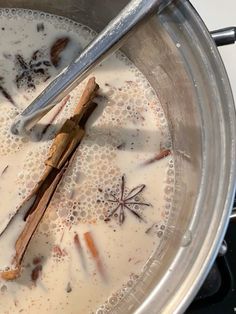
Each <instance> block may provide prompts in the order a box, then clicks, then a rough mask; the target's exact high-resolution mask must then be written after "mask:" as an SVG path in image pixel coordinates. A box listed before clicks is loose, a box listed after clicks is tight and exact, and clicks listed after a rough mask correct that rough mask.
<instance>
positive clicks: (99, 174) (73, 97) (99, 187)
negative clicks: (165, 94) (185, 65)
mask: <svg viewBox="0 0 236 314" xmlns="http://www.w3.org/2000/svg"><path fill="white" fill-rule="evenodd" d="M0 34H1V45H0V77H1V80H0V86H1V87H2V88H4V91H7V93H8V94H9V95H10V96H11V99H10V100H9V97H8V98H7V97H6V94H4V92H3V89H1V90H0V200H1V202H0V232H1V231H3V230H5V232H3V234H2V236H1V237H0V245H1V252H0V270H3V269H5V268H6V267H10V266H11V261H12V258H13V256H14V243H15V241H16V239H17V237H18V236H19V233H20V231H21V230H22V227H23V226H24V221H23V219H22V217H23V214H22V215H17V216H16V217H17V218H16V219H14V220H13V222H12V223H11V224H10V225H9V227H8V228H7V229H5V227H6V226H7V224H8V222H9V220H10V218H11V217H12V216H14V214H15V213H16V211H17V209H18V208H19V206H20V204H21V202H22V201H23V200H24V199H25V198H26V197H27V195H28V194H29V193H30V191H31V190H32V188H33V187H34V185H35V184H36V183H37V181H38V180H39V178H40V175H41V174H42V172H43V169H44V160H45V158H46V156H47V152H48V148H49V147H50V144H51V141H52V140H51V138H52V134H55V132H56V130H57V129H58V128H59V127H60V125H61V124H62V122H63V121H64V120H65V119H66V118H68V117H70V116H71V114H72V113H73V109H74V107H75V105H76V103H77V102H78V99H79V97H80V95H81V92H82V90H83V88H84V85H85V83H83V84H81V85H80V86H78V87H77V88H76V89H75V90H74V91H73V92H72V93H71V94H70V99H69V100H68V101H67V103H66V105H65V106H64V108H63V110H62V111H61V112H60V113H59V115H58V116H57V118H56V119H55V120H54V121H53V125H52V126H50V127H49V128H47V129H46V131H45V132H44V134H43V135H42V130H43V129H44V130H45V127H44V125H45V124H47V123H48V122H49V121H50V119H51V117H52V116H53V112H51V113H49V114H48V115H47V117H45V118H44V119H43V120H42V121H40V124H41V127H37V129H36V130H34V131H33V133H32V134H31V137H30V138H21V137H17V136H13V135H12V134H11V133H10V127H11V124H12V122H13V120H14V118H15V116H16V115H17V114H18V113H20V112H21V111H22V110H23V109H24V108H26V107H27V106H28V105H29V104H30V102H31V101H32V100H33V99H34V98H35V97H36V96H37V95H38V94H39V93H40V91H41V90H42V89H43V88H44V87H45V86H46V85H47V84H48V83H49V82H50V81H51V80H52V79H53V77H55V75H57V74H58V73H59V71H60V70H61V69H62V68H63V67H65V66H66V65H67V64H68V63H69V62H70V60H71V59H72V58H73V57H74V56H75V55H76V54H77V53H78V51H79V50H81V49H82V47H84V46H85V45H86V44H87V43H88V42H89V41H90V40H91V39H92V38H93V36H94V34H93V33H92V32H91V31H90V30H89V29H88V28H87V27H85V26H83V25H79V24H76V23H74V22H72V21H70V20H66V19H59V18H58V17H56V16H50V15H46V14H44V13H37V12H32V11H20V10H1V11H0ZM65 36H67V37H69V39H70V42H69V45H68V46H67V47H66V49H65V51H63V52H62V54H61V59H60V64H59V66H58V67H57V68H55V67H54V66H53V65H52V64H50V65H49V63H50V55H49V51H50V47H51V46H52V44H53V43H54V42H55V40H56V39H57V38H61V37H65ZM38 50H39V51H40V56H39V57H37V58H38V59H37V60H36V61H35V60H34V61H33V62H34V64H35V63H37V62H41V64H40V65H39V66H38V67H39V68H40V67H43V70H44V71H43V72H44V73H42V71H41V74H39V75H38V74H37V73H36V74H35V73H33V72H32V67H31V68H30V64H32V56H33V54H34V53H35V51H38ZM19 55H20V56H21V57H23V60H24V62H25V63H24V64H22V62H20V61H19V60H20V59H19ZM17 56H18V57H17ZM21 61H22V60H21ZM45 61H46V62H45ZM43 62H45V64H43V65H42V63H43ZM48 62H49V63H48ZM24 67H26V68H27V71H28V72H27V75H28V76H27V75H26V74H25V76H23V77H21V79H20V80H17V78H19V77H20V76H22V73H23V72H24V70H25V69H24ZM34 69H36V70H37V69H38V68H37V66H36V65H35V68H34ZM30 71H31V72H32V73H31V72H30ZM29 75H31V79H30V80H29ZM93 75H94V76H95V77H96V81H97V82H98V84H99V85H100V91H99V97H97V99H96V102H97V103H98V108H97V109H96V111H95V112H94V114H93V115H92V116H91V118H90V119H89V121H88V123H87V126H86V136H85V138H84V139H83V141H82V143H81V145H80V147H79V149H78V150H77V153H76V156H75V158H74V160H73V163H72V165H71V167H70V168H69V169H68V170H67V172H66V173H65V175H64V177H63V179H62V181H61V183H60V185H59V186H58V188H57V191H56V193H55V194H54V197H53V199H52V201H51V203H50V205H49V208H48V209H47V212H46V214H45V216H44V218H43V220H42V222H41V223H40V226H39V227H38V229H37V232H36V233H35V235H34V237H33V239H32V240H31V242H30V245H29V247H28V249H27V252H26V255H25V257H24V260H23V264H22V265H23V272H22V275H21V277H20V278H19V279H17V280H15V281H13V282H4V281H3V280H0V294H1V302H0V313H4V314H5V313H34V314H37V313H52V314H54V313H57V314H58V313H76V314H80V313H83V314H85V313H92V312H96V311H97V312H98V313H102V312H106V311H109V310H112V307H113V306H115V305H116V304H117V303H118V302H119V300H120V299H122V295H123V293H124V292H125V291H127V290H129V289H132V285H133V284H134V283H135V281H136V280H137V278H138V276H139V275H140V273H141V272H142V269H143V267H144V265H145V263H146V262H147V260H148V259H149V258H150V256H151V255H152V253H153V252H154V251H155V250H156V249H157V247H158V245H159V243H160V241H161V239H162V236H163V234H164V232H165V228H166V225H167V222H168V217H169V214H170V208H171V195H172V190H173V186H174V163H173V160H172V159H171V156H168V157H166V158H164V159H162V160H159V161H156V162H153V163H150V164H148V165H145V163H146V162H147V161H149V160H151V159H153V157H155V156H156V155H157V154H158V153H159V152H160V151H161V150H163V149H166V148H168V149H169V148H171V140H170V136H169V130H168V126H167V121H166V118H165V116H164V113H163V110H162V108H161V105H160V103H159V101H158V98H157V96H156V94H155V93H154V91H153V89H152V88H151V86H150V85H149V83H148V81H147V80H146V79H145V77H144V76H143V75H142V74H141V73H140V72H139V71H138V69H137V68H135V67H134V65H133V64H132V63H130V61H129V60H128V59H127V58H126V57H125V56H124V55H122V54H121V53H117V54H116V55H113V56H111V57H110V58H109V59H108V60H107V61H106V62H104V63H103V64H102V65H101V66H99V67H98V68H97V69H96V71H95V72H94V73H93ZM32 81H33V85H34V86H32V85H31V83H32ZM58 106H60V104H59V105H58ZM56 110H57V108H55V109H54V112H56ZM122 176H124V183H125V189H124V197H126V198H128V197H131V196H133V195H134V194H135V191H136V192H137V191H138V190H139V191H140V189H141V187H143V189H142V191H141V192H140V193H139V194H138V195H137V196H136V197H134V198H131V199H130V201H129V202H133V203H137V204H132V205H129V207H131V209H132V210H133V211H134V212H136V213H138V214H139V215H140V217H141V218H142V219H138V217H137V216H136V215H135V214H134V213H132V212H131V211H130V210H129V209H127V208H124V215H125V219H124V222H123V223H122V224H121V223H120V221H119V210H118V211H117V212H116V213H115V214H114V215H113V216H111V217H110V219H109V220H108V221H105V220H106V217H108V215H109V213H111V212H112V211H113V210H114V209H115V208H116V207H117V204H118V203H116V202H115V201H114V200H115V199H119V198H120V194H121V185H122ZM140 185H143V186H140ZM137 186H140V187H139V189H137V190H135V191H132V189H133V188H135V187H137ZM112 195H113V196H112ZM140 203H145V204H149V205H150V206H147V205H142V204H140ZM88 231H90V232H91V234H92V236H93V239H94V242H95V244H96V247H97V250H98V252H99V261H100V266H99V265H98V264H97V261H96V260H95V259H94V257H93V256H92V255H91V252H90V251H89V249H88V247H87V245H86V242H85V238H84V234H85V233H86V232H88ZM75 235H77V236H78V237H79V240H80V243H81V247H80V249H78V246H76V243H75V241H74V238H75ZM38 265H40V269H41V271H40V274H39V277H38V279H37V280H33V279H32V271H33V270H34V269H35V267H37V266H38Z"/></svg>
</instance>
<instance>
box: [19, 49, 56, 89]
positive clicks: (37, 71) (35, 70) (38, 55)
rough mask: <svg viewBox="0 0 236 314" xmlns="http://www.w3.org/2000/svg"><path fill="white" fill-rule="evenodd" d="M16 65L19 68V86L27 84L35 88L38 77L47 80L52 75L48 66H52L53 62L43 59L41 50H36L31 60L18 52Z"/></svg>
mask: <svg viewBox="0 0 236 314" xmlns="http://www.w3.org/2000/svg"><path fill="white" fill-rule="evenodd" d="M16 66H17V68H18V74H17V75H16V86H17V88H20V87H22V86H24V85H26V87H28V88H31V89H35V80H36V79H39V78H40V79H43V81H46V80H47V79H48V78H49V77H50V76H49V73H48V68H49V67H50V66H51V62H50V61H48V60H43V58H42V52H41V51H40V50H36V51H35V52H34V53H33V54H32V57H31V59H30V60H29V61H26V60H25V59H24V58H23V56H22V55H20V54H17V55H16Z"/></svg>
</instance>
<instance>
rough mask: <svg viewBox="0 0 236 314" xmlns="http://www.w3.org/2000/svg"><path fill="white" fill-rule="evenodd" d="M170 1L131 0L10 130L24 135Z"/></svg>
mask: <svg viewBox="0 0 236 314" xmlns="http://www.w3.org/2000/svg"><path fill="white" fill-rule="evenodd" d="M171 1H172V0H132V1H130V3H129V4H128V5H127V6H126V7H125V8H124V9H123V10H122V11H121V12H120V13H119V14H118V15H117V16H116V17H115V18H114V19H113V20H112V21H111V22H110V23H109V24H108V25H107V26H106V27H105V29H104V30H103V31H102V32H101V33H100V34H99V35H98V36H97V37H96V38H95V39H94V40H93V41H92V42H91V43H90V44H89V45H88V46H87V47H86V48H85V49H84V50H83V51H82V53H81V54H80V55H79V56H78V58H77V59H76V60H75V61H73V62H72V63H71V64H70V65H69V66H68V67H67V68H66V69H64V70H63V71H62V73H60V75H59V76H57V77H56V79H55V80H54V81H52V82H51V84H49V86H48V87H47V88H46V89H45V90H44V91H43V92H42V93H41V94H40V95H39V96H38V97H37V98H36V99H35V100H34V101H33V102H32V103H31V104H30V105H29V106H28V107H27V108H26V109H25V110H24V111H23V112H22V113H21V114H20V115H19V116H18V117H17V118H16V120H15V122H14V124H13V125H12V128H11V130H12V133H14V134H25V133H27V130H29V129H30V128H32V126H33V125H35V124H36V123H37V121H39V120H40V119H41V118H42V117H43V116H44V115H45V114H46V113H47V112H48V111H49V110H50V109H52V107H54V106H55V105H56V104H57V103H58V102H60V101H61V100H62V99H63V97H64V96H65V95H66V94H68V93H69V92H70V91H71V90H72V89H73V88H75V87H76V86H77V85H78V84H79V83H80V82H81V81H82V80H84V79H85V78H86V76H88V74H89V73H90V72H91V71H92V70H93V68H94V67H95V66H96V65H98V64H99V63H100V62H101V61H102V60H104V58H105V57H107V56H108V55H109V54H111V53H112V52H114V51H115V50H117V49H119V48H120V47H121V46H122V44H123V43H124V40H125V39H127V37H128V36H129V35H130V34H131V33H132V31H133V30H134V29H135V28H136V27H137V26H138V25H140V24H141V22H143V21H145V20H146V19H147V18H149V17H150V16H151V15H152V14H154V13H156V12H160V11H161V10H162V9H163V8H164V7H165V6H167V5H168V4H169V3H170V2H171Z"/></svg>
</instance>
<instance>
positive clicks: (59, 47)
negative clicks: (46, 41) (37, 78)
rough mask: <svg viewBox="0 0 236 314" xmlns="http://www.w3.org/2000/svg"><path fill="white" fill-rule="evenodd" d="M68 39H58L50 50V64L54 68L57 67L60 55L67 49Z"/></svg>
mask: <svg viewBox="0 0 236 314" xmlns="http://www.w3.org/2000/svg"><path fill="white" fill-rule="evenodd" d="M69 41H70V39H69V37H62V38H58V39H57V40H56V41H55V42H54V43H53V45H52V47H51V50H50V58H51V62H52V64H53V65H54V66H55V67H58V65H59V63H60V60H61V57H60V54H61V53H62V51H63V50H64V49H65V48H66V47H67V45H68V43H69Z"/></svg>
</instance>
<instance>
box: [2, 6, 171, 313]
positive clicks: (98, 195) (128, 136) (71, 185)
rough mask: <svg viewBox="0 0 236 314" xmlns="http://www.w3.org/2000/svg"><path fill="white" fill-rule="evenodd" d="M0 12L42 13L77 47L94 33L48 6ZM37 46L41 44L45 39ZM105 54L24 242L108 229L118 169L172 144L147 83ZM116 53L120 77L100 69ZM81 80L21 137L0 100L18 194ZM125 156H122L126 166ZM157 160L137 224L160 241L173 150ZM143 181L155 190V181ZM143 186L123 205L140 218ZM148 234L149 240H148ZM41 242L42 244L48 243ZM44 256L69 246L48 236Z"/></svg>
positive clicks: (70, 107) (136, 165)
mask: <svg viewBox="0 0 236 314" xmlns="http://www.w3.org/2000/svg"><path fill="white" fill-rule="evenodd" d="M0 16H4V17H7V18H9V19H18V18H23V19H26V20H28V21H34V22H42V21H45V22H46V21H47V23H48V24H51V25H52V26H53V27H54V31H55V29H56V31H57V32H59V33H60V32H73V33H75V34H76V33H77V34H78V38H79V39H80V42H79V44H80V46H81V47H84V46H85V45H86V44H87V43H88V42H89V41H90V40H91V39H92V38H93V37H94V36H95V33H94V32H93V31H91V30H90V29H89V28H88V27H86V26H83V25H81V24H79V23H75V22H74V21H71V20H69V19H66V18H61V17H57V16H54V15H51V14H48V13H42V12H36V11H29V10H23V9H20V10H16V9H11V10H10V9H3V10H0ZM39 48H41V47H39ZM45 49H46V50H47V47H46V48H45ZM46 50H45V51H46ZM112 58H113V61H112V62H111V63H110V64H109V63H108V65H107V63H106V62H105V63H104V64H102V65H101V66H100V68H99V69H100V70H101V72H99V69H98V70H96V71H95V72H94V73H93V75H94V76H95V77H98V83H99V85H100V90H99V95H98V96H97V97H96V99H95V101H96V102H97V104H98V109H97V111H96V112H94V113H93V115H92V117H91V119H90V120H89V121H88V123H87V125H86V135H85V137H84V138H83V140H82V142H81V144H80V146H79V148H78V149H77V151H76V153H75V155H74V156H73V160H72V161H71V163H70V166H69V167H68V169H67V170H66V172H65V174H64V175H63V178H62V180H61V182H60V184H59V185H58V187H57V189H56V192H55V193H54V195H53V198H52V200H51V202H50V204H49V206H48V209H47V210H46V213H45V215H44V217H43V219H42V221H41V224H40V226H39V228H38V229H37V232H36V233H35V235H34V238H33V239H32V242H33V241H36V240H37V241H39V239H42V238H43V239H44V240H45V241H48V240H46V239H47V238H49V236H50V235H51V234H57V235H58V234H59V235H61V234H62V236H63V232H65V229H66V228H68V229H69V228H72V227H74V225H81V224H86V226H87V225H90V226H89V227H91V228H92V225H93V224H96V223H103V224H104V226H105V228H107V229H108V230H111V232H112V234H113V231H116V230H114V229H115V228H117V227H118V225H119V218H118V215H117V214H116V215H114V217H113V216H112V223H111V222H105V220H106V218H107V216H108V215H109V214H111V213H112V212H113V210H114V208H115V207H116V206H117V204H115V203H112V202H110V201H109V199H110V197H111V195H115V196H117V197H118V196H119V195H120V193H121V184H122V182H121V180H122V179H121V178H122V175H124V174H125V175H126V173H125V171H126V172H128V175H129V176H132V175H133V176H135V175H136V170H137V169H138V170H140V169H141V165H142V164H143V162H144V161H145V158H146V157H145V154H147V155H148V154H150V152H151V153H153V154H154V153H156V152H159V151H160V150H162V149H170V150H171V149H172V141H171V135H170V132H169V128H168V122H167V120H166V117H165V114H164V111H163V109H162V106H161V104H160V102H159V100H158V97H157V95H156V93H155V91H154V89H153V88H152V86H151V85H150V83H149V82H148V81H147V79H146V78H145V77H144V76H143V74H142V73H141V72H140V71H139V70H138V69H137V68H136V67H135V66H134V65H133V64H132V63H131V62H130V61H129V59H128V58H127V57H126V56H125V55H124V54H122V53H121V52H117V53H116V54H115V56H113V57H112ZM117 60H118V61H119V62H120V63H119V64H120V65H121V66H122V67H123V68H124V69H125V70H126V72H127V73H128V74H127V79H126V78H125V75H124V77H123V78H122V77H121V78H119V80H118V79H117V74H116V72H115V71H114V75H113V74H112V75H111V74H109V75H111V76H109V79H107V77H106V73H107V72H109V70H110V69H109V67H110V66H111V65H113V64H114V63H116V62H118V61H117ZM107 70H108V71H107ZM102 71H103V72H102ZM106 71H107V72H106ZM101 73H105V74H101ZM119 73H120V72H119ZM121 76H122V75H121ZM116 81H119V82H118V83H117V82H116ZM37 84H38V85H39V88H40V87H41V85H40V84H41V81H40V80H39V81H37ZM84 86H85V82H83V83H82V84H80V85H79V86H78V87H76V88H75V89H74V90H73V91H72V92H71V93H70V99H69V100H68V101H67V102H66V104H65V106H64V107H63V110H62V111H61V112H60V113H59V114H58V116H57V117H56V119H55V120H54V121H53V125H50V126H48V128H47V131H46V132H45V133H44V134H43V136H41V135H42V134H41V133H42V129H40V127H38V129H36V128H35V129H33V130H32V132H31V137H29V138H21V137H18V136H13V135H12V134H11V132H10V126H11V124H12V122H13V120H14V118H15V116H16V115H17V114H18V113H19V111H20V110H19V108H16V107H14V106H9V105H6V104H4V105H3V106H2V107H1V108H0V116H1V118H0V138H1V142H0V156H10V155H12V154H14V153H16V152H22V153H24V154H25V155H24V160H23V161H22V165H21V167H20V169H19V171H18V173H17V179H16V184H17V189H18V187H19V189H18V191H19V192H18V193H19V199H20V200H23V199H25V198H26V197H27V196H28V195H29V193H30V192H31V191H32V189H33V188H34V187H35V185H36V184H37V182H38V181H39V179H40V177H41V175H42V173H43V171H44V169H45V164H44V162H45V159H46V156H47V154H48V151H49V148H50V145H51V143H52V137H53V136H54V135H55V133H56V131H57V130H58V129H59V128H60V126H61V125H62V123H63V122H64V121H65V119H66V118H68V117H70V116H71V115H72V114H73V111H74V108H75V106H76V104H77V103H78V101H79V99H80V96H81V93H82V91H83V89H84ZM37 93H38V90H36V91H34V90H30V91H29V92H28V94H29V95H27V97H29V98H27V99H26V102H25V103H24V106H23V105H22V106H23V107H22V108H21V107H20V108H21V109H23V108H25V107H26V106H27V104H28V103H29V102H30V100H31V99H33V98H34V97H35V96H36V95H37ZM41 128H42V126H41ZM40 132H41V133H40ZM148 156H149V155H148ZM130 160H131V161H130ZM128 161H129V162H130V163H129V165H128V166H127V164H128ZM161 162H162V161H160V166H159V165H156V166H155V167H154V168H153V172H152V173H151V175H153V176H154V175H155V176H156V177H158V181H157V182H160V185H161V187H162V188H160V190H161V192H160V200H157V201H156V199H155V198H153V200H154V204H152V205H153V206H150V208H152V211H153V212H155V211H156V212H155V219H154V221H152V222H151V225H150V226H148V223H149V222H148V223H147V222H146V221H145V219H144V222H143V223H144V225H145V224H146V225H145V227H147V228H148V227H149V229H150V231H149V232H146V233H147V236H150V237H152V238H149V239H151V241H152V243H154V242H155V241H156V242H155V243H160V241H161V239H162V238H163V235H164V234H165V231H166V229H167V228H168V221H169V217H170V215H171V211H172V200H173V196H174V193H175V164H174V158H173V156H172V155H171V156H168V157H167V158H166V160H165V161H164V162H163V163H162V164H161ZM163 168H164V170H165V171H163ZM127 169H128V170H127ZM129 170H130V171H129ZM160 173H161V175H160ZM140 174H141V175H140V177H139V175H136V176H137V178H138V179H137V180H138V182H139V183H140V184H141V183H145V182H140V180H144V181H145V169H144V170H143V172H141V171H140ZM128 175H127V176H128ZM132 188H133V186H132V184H131V185H129V184H128V185H127V186H126V187H125V189H124V194H125V195H128V193H129V192H130V191H131V190H132ZM148 188H149V190H152V191H151V192H153V194H155V186H149V187H148ZM145 193H146V190H145ZM145 193H143V194H141V195H137V196H136V197H135V198H134V201H135V204H132V205H130V206H131V208H132V209H133V210H134V211H135V212H136V213H138V214H139V215H141V216H142V217H144V218H146V217H145V210H144V209H143V207H142V206H140V205H139V204H138V203H144V202H149V199H146V195H153V194H152V193H150V194H145ZM147 193H149V192H147ZM155 202H156V204H155ZM136 203H137V204H136ZM159 203H161V205H159ZM109 228H110V229H109ZM144 232H145V231H144ZM145 236H146V235H145ZM154 238H155V241H154V240H152V239H154ZM37 241H36V242H35V243H37ZM46 243H47V247H49V246H50V243H49V242H46ZM33 244H34V242H33V243H31V245H32V246H33ZM50 249H51V248H50ZM50 257H52V259H53V261H56V262H58V263H59V262H63V261H65V260H68V259H69V254H68V252H67V251H66V250H64V249H63V248H62V247H60V246H58V245H57V244H55V243H53V245H52V250H51V256H50ZM26 260H27V258H26ZM132 271H133V270H132ZM138 278H139V276H138V275H137V274H133V273H132V274H131V275H130V277H129V279H128V280H127V281H126V283H125V284H123V286H122V288H121V289H119V290H118V291H117V292H115V293H112V295H111V296H110V297H109V299H108V300H107V301H106V302H105V303H104V304H103V305H102V306H101V307H100V308H99V309H98V310H97V312H96V313H100V314H101V313H108V312H109V311H111V310H112V308H114V307H115V306H116V305H117V304H118V303H119V302H120V300H122V298H123V297H124V296H125V295H126V294H127V293H128V292H129V291H131V289H132V288H133V287H134V285H135V284H136V283H137V281H138ZM1 291H2V292H5V290H4V288H1Z"/></svg>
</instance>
